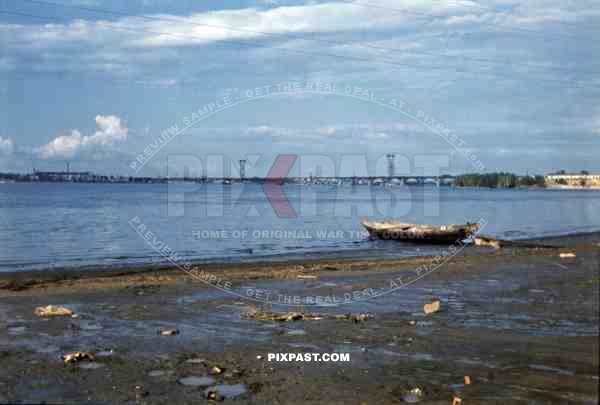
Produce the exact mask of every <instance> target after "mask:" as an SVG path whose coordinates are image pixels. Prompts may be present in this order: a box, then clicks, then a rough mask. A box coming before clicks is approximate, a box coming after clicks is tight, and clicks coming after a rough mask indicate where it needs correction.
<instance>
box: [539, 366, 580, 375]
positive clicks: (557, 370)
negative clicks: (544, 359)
mask: <svg viewBox="0 0 600 405" xmlns="http://www.w3.org/2000/svg"><path fill="white" fill-rule="evenodd" d="M529 368H530V369H532V370H538V371H549V372H551V373H556V374H562V375H575V373H574V372H573V371H570V370H563V369H561V368H556V367H550V366H544V365H543V364H530V365H529Z"/></svg>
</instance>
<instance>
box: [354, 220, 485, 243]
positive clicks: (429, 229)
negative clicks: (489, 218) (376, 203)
mask: <svg viewBox="0 0 600 405" xmlns="http://www.w3.org/2000/svg"><path fill="white" fill-rule="evenodd" d="M361 224H362V226H364V227H365V228H366V229H367V230H368V231H369V233H370V234H371V236H372V237H377V238H380V239H392V240H401V241H405V242H410V243H425V244H441V243H443V244H453V243H456V242H457V241H462V240H464V239H467V238H468V237H469V236H470V235H471V234H473V233H474V232H476V231H477V228H478V226H477V224H470V223H467V224H465V225H460V224H452V225H442V226H434V225H419V224H408V223H402V222H397V221H367V220H364V221H362V222H361Z"/></svg>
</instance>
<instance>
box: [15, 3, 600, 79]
mask: <svg viewBox="0 0 600 405" xmlns="http://www.w3.org/2000/svg"><path fill="white" fill-rule="evenodd" d="M23 1H26V2H29V3H35V4H42V5H52V6H59V7H65V8H72V9H79V10H84V11H89V12H95V13H102V14H107V15H113V16H120V17H132V16H131V15H129V14H127V13H125V12H122V11H118V10H108V9H103V8H96V7H85V6H75V5H66V4H62V3H54V2H48V1H42V0H23ZM351 4H355V3H351ZM135 18H140V19H144V20H146V21H165V22H173V23H177V24H185V25H190V26H198V27H211V28H222V29H226V30H230V31H236V32H244V33H250V34H255V35H262V36H268V37H272V38H287V39H301V40H305V41H314V42H320V43H326V44H332V45H347V44H348V42H347V41H340V40H335V39H328V38H315V37H314V36H310V37H307V36H305V35H303V34H295V33H273V32H265V31H259V30H252V29H248V28H239V27H235V26H233V25H229V24H209V23H200V22H195V21H185V20H181V19H178V18H167V17H154V16H146V15H141V16H135ZM352 45H353V46H357V47H360V48H369V49H375V50H382V51H387V52H393V53H402V54H403V55H417V56H431V57H435V58H454V59H462V60H463V61H472V62H477V63H497V64H502V65H507V64H510V65H511V66H523V67H527V68H533V69H551V70H559V71H565V72H568V73H573V71H572V70H571V69H570V68H568V67H565V66H544V65H540V64H533V63H523V62H515V61H510V60H504V61H500V60H497V59H492V58H480V57H472V56H463V55H451V54H438V53H434V52H427V51H415V50H410V51H407V50H404V49H398V48H390V47H384V46H379V45H374V44H370V43H359V44H357V43H352ZM578 73H593V72H585V71H581V70H580V71H578Z"/></svg>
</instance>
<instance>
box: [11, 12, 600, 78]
mask: <svg viewBox="0 0 600 405" xmlns="http://www.w3.org/2000/svg"><path fill="white" fill-rule="evenodd" d="M0 14H5V15H14V16H21V17H28V18H36V19H41V20H46V21H54V19H53V18H52V17H48V16H40V15H35V14H29V13H22V12H19V11H6V10H0ZM105 27H106V28H109V29H113V30H119V31H129V32H134V33H139V32H145V33H150V34H154V35H160V36H168V37H173V38H186V39H190V38H194V36H193V35H189V34H177V33H169V32H158V31H152V30H147V29H132V28H127V27H122V26H114V25H106V26H105ZM220 44H234V45H237V46H242V47H252V48H266V47H265V46H264V45H258V44H257V43H255V42H252V41H245V42H242V41H234V40H229V39H222V40H219V41H218V42H217V43H210V44H207V45H210V46H218V47H222V45H220ZM269 49H273V50H276V51H278V52H279V51H281V52H287V53H294V54H300V55H309V56H320V57H323V56H324V57H331V58H336V59H342V60H344V61H355V62H367V63H371V64H383V65H387V66H393V67H409V68H415V69H423V70H438V71H444V72H448V71H449V70H450V71H451V72H452V73H467V74H479V75H484V76H488V77H493V78H498V77H502V78H505V79H507V80H524V79H529V80H535V81H539V82H548V83H552V84H555V85H556V84H563V85H564V84H568V85H569V86H568V87H569V88H586V87H590V85H585V84H584V85H582V86H578V85H579V84H581V83H577V82H573V81H570V80H566V81H565V80H556V79H546V78H539V77H531V76H529V77H519V78H516V77H514V76H511V75H506V74H502V73H501V72H487V71H470V70H462V69H457V68H454V67H451V66H447V65H442V66H438V65H425V64H418V65H415V64H412V63H406V62H398V61H391V60H381V59H377V60H373V59H370V58H362V57H357V56H349V55H340V54H335V53H330V52H311V51H304V50H300V49H291V48H286V47H275V48H269ZM591 86H592V87H595V86H594V85H591ZM565 87H567V86H565Z"/></svg>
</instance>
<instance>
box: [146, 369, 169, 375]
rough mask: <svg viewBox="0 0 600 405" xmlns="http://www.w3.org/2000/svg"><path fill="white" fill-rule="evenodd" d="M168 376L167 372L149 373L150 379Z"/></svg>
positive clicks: (156, 371) (154, 371) (153, 371)
mask: <svg viewBox="0 0 600 405" xmlns="http://www.w3.org/2000/svg"><path fill="white" fill-rule="evenodd" d="M166 374H167V372H166V371H164V370H152V371H150V372H149V373H148V377H162V376H164V375H166Z"/></svg>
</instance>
